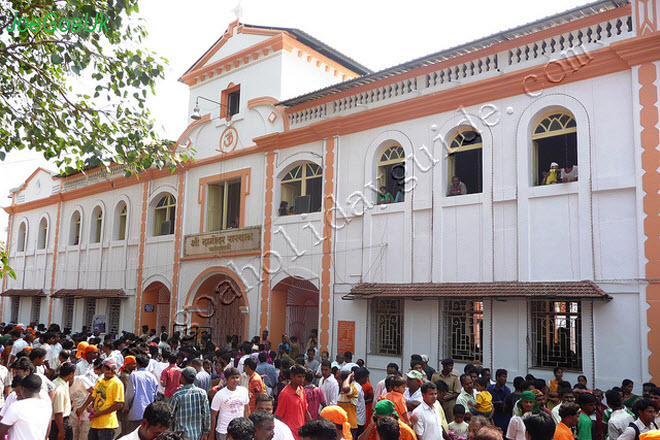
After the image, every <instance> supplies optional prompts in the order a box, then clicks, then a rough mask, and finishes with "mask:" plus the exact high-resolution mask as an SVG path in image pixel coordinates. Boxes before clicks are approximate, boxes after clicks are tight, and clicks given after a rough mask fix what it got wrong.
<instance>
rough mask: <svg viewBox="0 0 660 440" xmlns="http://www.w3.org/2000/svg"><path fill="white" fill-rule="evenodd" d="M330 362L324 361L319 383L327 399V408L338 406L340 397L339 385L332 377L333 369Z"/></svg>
mask: <svg viewBox="0 0 660 440" xmlns="http://www.w3.org/2000/svg"><path fill="white" fill-rule="evenodd" d="M330 365H331V364H330V361H323V362H322V363H321V376H323V377H321V380H320V381H319V388H321V391H323V397H325V406H332V405H336V404H337V397H338V396H339V383H337V379H335V377H334V376H333V375H332V368H331V367H330Z"/></svg>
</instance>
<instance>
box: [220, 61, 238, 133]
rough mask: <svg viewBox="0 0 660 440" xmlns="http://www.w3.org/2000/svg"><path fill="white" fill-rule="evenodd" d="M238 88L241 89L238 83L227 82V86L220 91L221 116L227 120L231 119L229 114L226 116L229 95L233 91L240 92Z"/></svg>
mask: <svg viewBox="0 0 660 440" xmlns="http://www.w3.org/2000/svg"><path fill="white" fill-rule="evenodd" d="M236 67H238V66H236ZM240 90H241V85H240V84H236V85H234V83H229V85H228V86H227V88H226V89H224V90H223V91H222V97H221V99H220V102H221V103H222V105H221V106H220V117H221V118H225V119H226V120H228V121H229V120H231V116H227V113H228V110H229V95H230V94H231V93H234V92H240Z"/></svg>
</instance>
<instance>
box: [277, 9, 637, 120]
mask: <svg viewBox="0 0 660 440" xmlns="http://www.w3.org/2000/svg"><path fill="white" fill-rule="evenodd" d="M631 11H632V9H631V6H630V5H626V6H622V7H620V8H616V9H611V10H609V11H606V12H603V13H600V14H596V15H591V16H589V17H585V18H581V19H579V20H575V21H572V22H570V23H566V24H562V25H559V26H555V27H552V28H549V29H544V30H542V31H539V32H534V33H532V34H530V35H525V36H522V37H519V38H514V39H513V40H508V41H504V42H502V43H498V44H494V45H492V46H490V47H487V48H485V49H481V50H477V51H475V52H471V53H469V54H466V55H461V56H458V57H455V58H452V59H449V60H446V61H441V62H439V63H435V64H431V65H428V66H424V67H419V68H417V69H413V70H411V71H409V72H405V73H402V74H399V75H393V76H391V77H388V78H383V79H381V80H378V81H375V82H372V83H369V84H365V85H362V86H358V87H354V88H351V89H349V90H345V91H343V92H339V93H334V94H332V95H328V96H324V97H322V98H318V99H314V100H312V101H308V102H305V103H302V104H299V105H296V106H293V107H289V108H288V109H287V114H289V113H295V112H297V111H300V110H304V109H306V108H310V107H316V106H317V105H321V104H325V103H327V102H330V101H334V100H336V99H341V98H345V97H347V96H352V95H357V94H359V93H362V92H366V91H368V90H372V89H377V88H379V87H383V86H385V85H389V84H393V83H395V82H399V81H403V80H404V79H408V78H415V77H417V76H421V75H425V74H427V73H431V72H435V71H437V70H440V69H445V68H447V67H451V66H455V65H458V64H462V63H465V62H468V61H473V60H476V59H479V58H482V57H485V56H488V55H494V54H496V53H499V52H504V51H507V50H509V49H513V48H515V47H518V46H523V45H525V44H529V43H534V42H536V41H542V40H544V39H546V38H550V37H554V36H557V35H561V34H563V33H566V32H570V31H573V30H576V29H581V28H583V27H587V26H591V25H594V24H597V23H601V22H603V21H606V20H611V19H613V18H618V17H623V16H625V15H628V14H630V13H631ZM317 65H318V62H317Z"/></svg>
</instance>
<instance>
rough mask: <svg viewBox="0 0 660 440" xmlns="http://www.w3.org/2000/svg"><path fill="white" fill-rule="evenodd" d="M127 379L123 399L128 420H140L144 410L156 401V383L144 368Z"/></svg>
mask: <svg viewBox="0 0 660 440" xmlns="http://www.w3.org/2000/svg"><path fill="white" fill-rule="evenodd" d="M128 378H129V381H128V387H127V388H126V399H125V400H126V405H127V406H128V408H129V411H128V420H132V421H137V420H142V416H143V415H144V409H145V408H146V407H147V406H148V405H149V404H150V403H151V402H153V401H154V400H155V399H156V391H158V381H157V380H156V378H155V377H154V375H153V374H151V373H149V372H148V371H147V370H146V369H144V368H140V369H139V370H135V371H133V372H132V373H131V375H130V376H129V377H128Z"/></svg>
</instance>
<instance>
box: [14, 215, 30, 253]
mask: <svg viewBox="0 0 660 440" xmlns="http://www.w3.org/2000/svg"><path fill="white" fill-rule="evenodd" d="M26 242H27V225H26V224H25V222H23V223H21V225H20V226H19V227H18V243H17V244H16V251H17V252H25V243H26Z"/></svg>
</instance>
